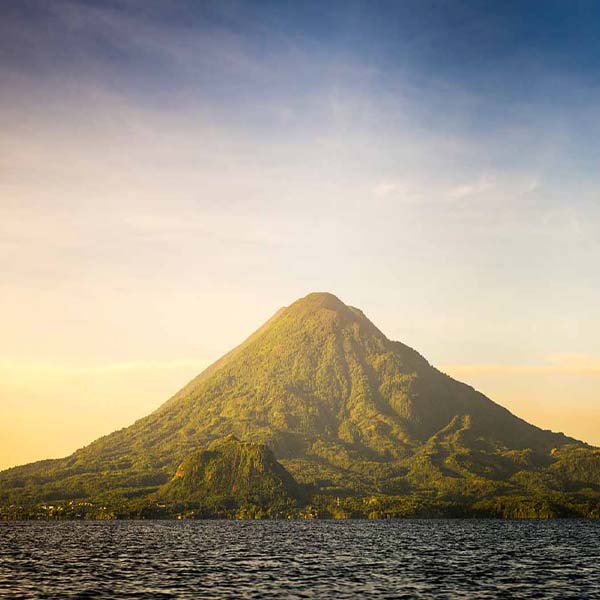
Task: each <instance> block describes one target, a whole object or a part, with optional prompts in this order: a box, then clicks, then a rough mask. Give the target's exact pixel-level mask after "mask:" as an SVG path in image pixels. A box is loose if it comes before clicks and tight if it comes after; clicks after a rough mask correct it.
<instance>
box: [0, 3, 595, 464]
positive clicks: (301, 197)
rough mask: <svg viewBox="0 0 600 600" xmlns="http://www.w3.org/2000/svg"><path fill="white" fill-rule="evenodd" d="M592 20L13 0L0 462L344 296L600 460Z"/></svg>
mask: <svg viewBox="0 0 600 600" xmlns="http://www.w3.org/2000/svg"><path fill="white" fill-rule="evenodd" d="M599 17H600V7H599V6H598V5H597V4H596V3H593V2H584V1H581V2H574V3H572V4H569V5H567V4H566V3H561V2H554V1H550V2H547V3H544V4H543V6H540V5H539V3H536V2H528V1H524V2H518V3H514V2H506V3H491V4H490V5H488V6H487V7H485V9H484V8H483V7H482V4H481V3H479V2H473V1H465V2H456V3H448V4H438V3H436V2H416V1H412V0H411V1H407V2H402V3H388V2H375V3H364V2H343V3H342V2H330V3H324V4H322V3H311V2H309V3H302V5H301V6H300V5H298V6H294V5H292V4H281V3H276V2H235V1H233V2H214V3H213V2H202V3H196V2H185V1H181V2H172V3H163V2H154V1H149V2H144V3H137V2H132V1H129V0H122V1H121V0H112V1H107V2H103V3H99V2H93V1H83V0H82V1H62V0H58V1H56V2H52V3H43V2H37V1H29V0H25V1H16V0H8V1H6V2H3V3H2V5H1V6H0V81H2V85H0V125H1V127H2V134H1V135H0V248H1V249H2V252H0V270H1V272H2V277H1V278H0V286H1V293H0V306H1V310H0V330H1V331H2V346H1V348H0V468H5V467H9V466H13V465H17V464H22V463H25V462H30V461H33V460H38V459H42V458H48V457H58V456H65V455H67V454H69V453H71V452H72V451H73V450H75V449H76V448H78V447H81V446H83V445H85V444H87V443H89V442H91V441H93V440H94V439H95V438H97V437H98V436H100V435H104V434H107V433H110V432H111V431H113V430H115V429H118V428H120V427H124V426H126V425H129V424H130V423H132V422H133V421H134V420H135V419H137V418H140V417H143V416H145V415H146V414H148V413H149V412H150V411H152V410H154V409H155V408H156V407H158V406H159V405H160V404H161V403H162V402H163V401H165V400H166V399H167V398H168V397H169V396H170V395H171V394H173V393H174V392H176V391H177V390H178V389H179V388H180V387H182V386H183V385H184V384H185V383H186V382H187V381H188V380H189V379H191V378H192V377H193V376H195V375H196V374H197V373H198V372H199V371H201V370H202V369H203V368H204V367H206V366H207V365H208V364H209V363H211V362H212V361H214V360H216V359H217V358H219V357H220V356H221V355H222V354H223V353H225V352H226V351H227V350H229V349H231V348H232V347H233V346H235V345H237V344H238V343H240V342H241V341H242V340H243V339H244V338H245V337H246V336H247V335H249V334H250V333H251V332H252V331H253V330H254V329H255V328H256V327H258V326H259V325H261V324H262V323H263V322H264V321H265V320H266V319H268V318H269V317H270V316H271V315H272V314H273V313H274V312H275V311H276V310H277V309H278V308H279V307H281V306H284V305H288V304H290V303H291V302H293V301H294V300H295V299H297V298H298V297H301V296H304V295H305V294H307V293H309V292H311V291H314V290H319V291H331V292H332V293H334V294H336V295H337V296H338V297H340V298H341V299H342V300H343V301H344V302H346V303H348V304H350V305H353V306H357V307H359V308H361V309H362V310H364V312H365V313H366V315H367V317H368V318H369V319H370V320H371V321H373V322H374V323H375V324H376V325H377V326H378V327H379V328H380V329H381V330H382V331H383V332H384V333H385V335H386V336H388V337H389V338H390V339H395V340H400V341H402V342H404V343H406V344H408V345H409V346H411V347H413V348H415V349H416V350H417V351H419V352H420V353H421V354H423V355H424V356H425V357H426V358H427V359H428V360H429V361H430V362H431V363H432V364H433V365H434V366H436V367H438V368H440V369H441V370H443V371H445V372H447V373H448V374H450V375H451V376H453V377H455V378H457V379H459V380H461V381H464V382H465V383H468V384H470V385H472V386H473V387H475V388H476V389H479V390H480V391H482V392H483V393H484V394H486V395H487V396H489V397H490V398H491V399H492V400H494V401H495V402H497V403H499V404H501V405H503V406H505V407H506V408H508V409H509V410H511V411H512V412H513V413H515V414H516V415H518V416H520V417H522V418H524V419H526V420H527V421H529V422H531V423H533V424H534V425H537V426H539V427H543V428H548V429H552V430H555V431H564V432H565V433H566V434H568V435H570V436H573V437H576V438H579V439H582V440H584V441H586V442H588V443H590V444H595V445H600V402H599V401H598V400H599V399H598V391H599V389H600V320H599V319H598V317H597V311H598V308H597V307H598V306H599V305H600V286H599V285H598V283H597V277H596V276H594V273H595V272H596V270H597V264H598V262H599V261H600V195H599V194H600V185H599V184H600V175H599V172H600V171H599V170H598V157H599V156H600V142H599V141H598V140H600V135H599V133H600V132H599V131H598V129H599V127H600V119H599V116H600V115H599V114H598V113H599V111H600V108H599V107H600V83H599V81H598V76H597V64H598V60H600V38H598V36H597V31H596V30H597V22H598V18H599Z"/></svg>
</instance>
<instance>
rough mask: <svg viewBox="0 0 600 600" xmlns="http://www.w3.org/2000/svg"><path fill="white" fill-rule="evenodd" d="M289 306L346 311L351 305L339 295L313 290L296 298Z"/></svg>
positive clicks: (290, 307)
mask: <svg viewBox="0 0 600 600" xmlns="http://www.w3.org/2000/svg"><path fill="white" fill-rule="evenodd" d="M288 308H289V309H293V308H295V309H312V310H318V309H321V308H326V309H328V310H334V311H344V310H348V309H349V308H350V307H348V306H346V304H344V303H343V302H342V301H341V300H340V299H339V298H338V297H337V296H335V295H334V294H331V293H329V292H311V293H310V294H307V295H306V296H304V297H303V298H299V299H298V300H296V301H295V302H294V303H293V304H291V305H290V306H289V307H288Z"/></svg>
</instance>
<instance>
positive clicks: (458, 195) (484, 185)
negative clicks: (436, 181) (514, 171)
mask: <svg viewBox="0 0 600 600" xmlns="http://www.w3.org/2000/svg"><path fill="white" fill-rule="evenodd" d="M495 186H496V180H495V178H494V177H493V176H491V175H482V176H481V177H479V179H477V180H476V181H473V182H470V183H463V184H461V185H458V186H456V187H454V188H452V189H451V190H450V194H449V195H450V197H451V198H452V199H454V200H462V199H464V198H468V197H470V196H477V195H479V194H483V193H484V192H487V191H489V190H491V189H492V188H494V187H495Z"/></svg>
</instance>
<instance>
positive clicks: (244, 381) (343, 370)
mask: <svg viewBox="0 0 600 600" xmlns="http://www.w3.org/2000/svg"><path fill="white" fill-rule="evenodd" d="M230 435H234V436H236V437H237V438H238V439H241V440H244V442H243V443H242V442H239V441H238V440H237V439H233V438H228V439H225V440H223V438H226V437H227V436H230ZM246 442H247V443H246ZM269 448H270V449H272V451H273V453H271V452H270V450H269ZM274 457H276V458H277V460H275V458H274ZM44 506H45V507H48V506H51V507H52V509H48V508H43V507H44ZM59 508H60V510H59ZM599 512H600V450H598V449H595V448H591V447H589V446H587V445H586V444H583V443H582V442H579V441H577V440H574V439H571V438H568V437H566V436H565V435H563V434H559V433H552V432H550V431H545V430H541V429H539V428H537V427H534V426H533V425H530V424H528V423H526V422H525V421H523V420H521V419H519V418H517V417H515V416H514V415H512V414H511V413H510V412H508V411H507V410H505V409H504V408H502V407H501V406H499V405H497V404H495V403H494V402H492V401H491V400H490V399H488V398H486V397H485V396H484V395H482V394H481V393H479V392H477V391H476V390H474V389H473V388H471V387H470V386H468V385H465V384H462V383H460V382H457V381H455V380H453V379H451V378H450V377H448V376H447V375H445V374H443V373H441V372H440V371H438V370H436V369H435V368H433V367H432V366H431V365H429V363H428V362H427V361H426V360H425V359H424V358H423V357H422V356H421V355H419V354H418V353H417V352H415V351H414V350H412V349H411V348H409V347H407V346H405V345H404V344H401V343H399V342H393V341H390V340H388V339H387V338H386V337H385V336H384V335H383V334H382V333H381V332H380V331H379V330H378V329H377V328H376V327H375V326H374V325H373V324H372V323H371V322H370V321H369V320H368V319H367V318H366V317H365V316H364V315H363V313H362V312H361V311H359V310H358V309H355V308H352V307H349V306H346V305H344V304H343V303H342V302H340V300H338V299H337V298H336V297H335V296H332V295H331V294H310V295H309V296H307V297H305V298H302V299H301V300H298V301H297V302H295V303H294V304H293V305H291V306H290V307H288V308H286V309H282V310H280V311H279V312H278V313H277V314H276V315H275V316H274V317H273V318H272V319H271V320H270V321H268V322H267V323H266V324H265V325H264V326H263V327H261V328H260V329H259V330H258V331H257V332H256V333H254V334H253V335H252V336H251V337H250V338H248V340H246V341H245V342H244V343H243V344H241V345H240V346H239V347H237V348H235V349H234V350H233V351H231V352H230V353H228V354H227V355H225V356H224V357H223V358H221V359H220V360H219V361H217V362H216V363H215V364H214V365H212V366H211V367H209V368H208V369H206V370H205V371H204V372H203V373H201V374H200V375H199V376H198V377H197V378H195V379H194V380H193V381H191V382H190V383H189V384H188V385H186V386H185V387H184V388H183V389H182V390H181V391H180V392H179V393H177V394H176V395H175V396H173V397H172V398H171V399H170V400H168V401H167V402H166V403H165V404H164V405H163V406H162V407H160V408H159V409H158V410H157V411H155V412H154V413H152V414H151V415H149V416H147V417H145V418H143V419H140V420H139V421H137V422H136V423H134V424H133V425H132V426H130V427H127V428H125V429H122V430H120V431H117V432H115V433H113V434H111V435H108V436H105V437H103V438H100V439H99V440H97V441H95V442H93V443H92V444H90V445H89V446H87V447H85V448H82V449H81V450H78V451H77V452H75V453H74V454H73V455H71V456H69V457H67V458H64V459H58V460H47V461H41V462H38V463H33V464H30V465H24V466H21V467H16V468H13V469H8V470H6V471H3V472H2V473H0V515H1V516H4V517H6V518H16V517H19V516H21V517H23V516H26V517H34V518H38V517H40V518H41V517H43V518H95V517H98V518H110V517H132V516H138V517H140V516H142V517H144V516H147V517H150V516H154V517H168V516H183V517H185V516H196V517H199V516H203V517H208V516H228V517H235V516H238V517H239V516H244V517H253V518H255V517H265V516H266V517H274V516H304V517H311V516H322V517H327V516H331V517H344V516H364V517H380V518H385V517H399V516H442V515H450V516H476V515H479V516H505V517H536V518H546V517H554V516H590V517H598V516H599Z"/></svg>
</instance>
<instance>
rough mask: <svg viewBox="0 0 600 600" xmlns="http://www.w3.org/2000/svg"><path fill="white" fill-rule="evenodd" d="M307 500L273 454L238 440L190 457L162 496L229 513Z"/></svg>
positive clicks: (222, 441) (229, 439)
mask: <svg viewBox="0 0 600 600" xmlns="http://www.w3.org/2000/svg"><path fill="white" fill-rule="evenodd" d="M303 496H304V494H303V492H302V490H301V488H300V486H298V484H297V483H296V481H295V480H294V478H293V477H292V476H291V475H290V474H289V473H288V472H287V471H286V470H285V469H284V468H283V467H282V466H281V465H280V464H279V463H278V462H277V460H275V457H274V456H273V453H272V452H271V450H270V449H269V448H267V447H266V446H265V445H263V444H253V443H250V442H241V441H240V440H238V439H237V438H236V437H235V436H233V435H230V436H227V437H225V438H223V439H220V440H216V441H214V442H213V443H212V444H210V446H209V448H208V449H206V450H196V451H194V452H192V453H191V454H190V455H188V456H187V457H186V458H185V459H184V460H183V461H182V463H181V464H180V465H179V467H178V468H177V471H176V472H175V475H174V476H173V479H172V480H171V481H169V482H168V483H167V484H165V485H164V486H162V487H161V488H160V490H159V492H158V497H159V498H160V499H161V500H162V501H169V502H177V503H187V504H193V503H196V504H197V505H198V506H225V507H239V506H244V505H256V506H260V507H271V506H274V505H285V504H289V503H290V502H292V503H293V502H294V501H296V500H298V499H300V498H302V497H303Z"/></svg>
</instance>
